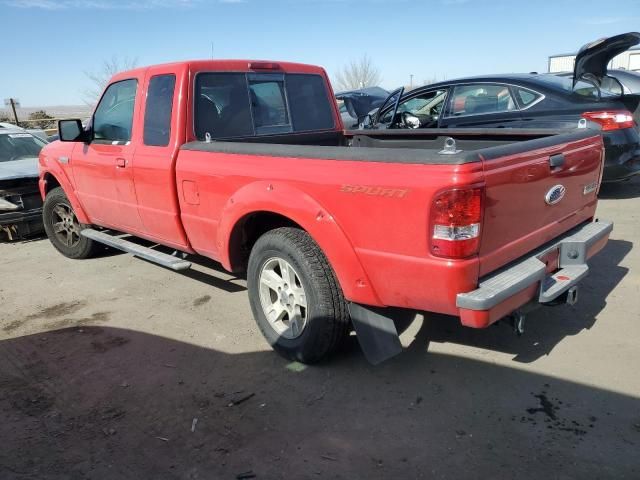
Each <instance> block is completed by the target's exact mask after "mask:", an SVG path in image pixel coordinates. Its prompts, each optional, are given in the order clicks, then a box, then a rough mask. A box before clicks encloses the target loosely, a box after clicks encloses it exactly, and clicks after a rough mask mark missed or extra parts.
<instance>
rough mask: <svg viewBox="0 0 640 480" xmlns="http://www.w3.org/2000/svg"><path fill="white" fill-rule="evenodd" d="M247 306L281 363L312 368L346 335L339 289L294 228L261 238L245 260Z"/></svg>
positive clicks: (311, 244)
mask: <svg viewBox="0 0 640 480" xmlns="http://www.w3.org/2000/svg"><path fill="white" fill-rule="evenodd" d="M247 286H248V290H249V301H250V303H251V310H252V311H253V316H254V318H255V320H256V323H257V324H258V327H259V328H260V330H261V331H262V333H263V335H264V337H265V338H266V339H267V341H268V342H269V344H270V345H271V346H272V347H273V348H274V350H276V351H277V352H278V353H280V354H281V355H283V356H284V357H286V358H289V359H292V360H297V361H300V362H303V363H314V362H317V361H320V360H322V359H325V358H327V357H328V356H329V355H330V354H331V353H333V352H334V351H335V350H336V349H337V348H338V346H339V345H340V343H341V342H342V341H343V340H344V338H345V337H346V336H347V335H348V327H349V314H348V310H347V305H346V302H345V299H344V296H343V294H342V290H341V289H340V285H339V284H338V281H337V279H336V277H335V274H334V273H333V270H332V268H331V266H330V265H329V262H328V261H327V259H326V257H325V256H324V253H323V252H322V250H320V247H318V245H317V244H316V243H315V242H314V241H313V239H312V238H311V237H310V236H309V234H308V233H306V232H304V231H303V230H300V229H297V228H288V227H287V228H278V229H275V230H271V231H269V232H267V233H265V234H264V235H262V236H261V237H260V238H259V239H258V241H257V242H256V243H255V245H254V247H253V249H252V250H251V255H250V257H249V266H248V271H247Z"/></svg>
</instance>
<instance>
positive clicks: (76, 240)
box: [42, 187, 100, 259]
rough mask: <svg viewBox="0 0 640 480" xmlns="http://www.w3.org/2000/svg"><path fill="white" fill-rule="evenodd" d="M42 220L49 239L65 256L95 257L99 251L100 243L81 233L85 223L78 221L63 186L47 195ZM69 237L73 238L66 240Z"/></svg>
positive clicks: (77, 257) (74, 257)
mask: <svg viewBox="0 0 640 480" xmlns="http://www.w3.org/2000/svg"><path fill="white" fill-rule="evenodd" d="M62 212H64V213H62ZM63 217H64V218H63ZM65 219H66V221H65ZM42 220H43V223H44V230H45V232H46V233H47V237H48V238H49V241H50V242H51V243H52V244H53V246H54V247H55V249H56V250H58V251H59V252H60V253H62V254H63V255H64V256H65V257H68V258H73V259H84V258H90V257H93V256H94V255H95V254H96V253H97V252H98V250H99V248H100V245H99V244H97V243H96V242H94V241H93V240H90V239H88V238H87V237H83V236H82V235H80V231H82V229H83V228H84V227H85V225H83V224H81V223H80V222H78V218H77V217H76V214H75V212H74V211H73V207H72V206H71V202H69V199H68V198H67V196H66V195H65V193H64V190H62V188H60V187H57V188H54V189H53V190H51V191H50V192H49V193H48V194H47V196H46V197H45V199H44V205H43V206H42ZM60 225H61V227H62V228H63V230H62V231H60V229H59V226H60ZM56 230H58V231H56ZM69 238H71V240H67V241H65V239H69Z"/></svg>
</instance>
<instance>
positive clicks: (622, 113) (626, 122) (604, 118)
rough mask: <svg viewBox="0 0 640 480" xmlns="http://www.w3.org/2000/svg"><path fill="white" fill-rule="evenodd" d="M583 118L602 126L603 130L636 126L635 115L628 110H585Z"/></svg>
mask: <svg viewBox="0 0 640 480" xmlns="http://www.w3.org/2000/svg"><path fill="white" fill-rule="evenodd" d="M582 117H583V118H586V119H587V120H590V121H592V122H595V123H598V124H599V125H601V126H602V131H604V132H607V131H610V130H620V129H622V128H632V127H635V126H636V122H635V120H634V119H633V115H632V114H631V112H629V111H628V110H606V111H601V112H585V113H583V114H582Z"/></svg>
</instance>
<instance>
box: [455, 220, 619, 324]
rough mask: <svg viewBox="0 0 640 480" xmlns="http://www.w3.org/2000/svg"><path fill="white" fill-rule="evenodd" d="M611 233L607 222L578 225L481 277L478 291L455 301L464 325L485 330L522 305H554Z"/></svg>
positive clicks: (583, 274) (578, 277) (585, 272)
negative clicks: (537, 248) (533, 250)
mask: <svg viewBox="0 0 640 480" xmlns="http://www.w3.org/2000/svg"><path fill="white" fill-rule="evenodd" d="M612 230H613V223H611V222H608V221H599V222H590V223H587V224H582V225H580V226H578V227H576V228H574V229H573V230H571V231H569V232H567V233H566V234H564V235H562V236H560V237H558V238H556V239H554V240H553V241H552V242H550V243H549V244H547V245H545V246H543V247H542V248H541V249H539V250H537V251H535V252H534V253H532V254H530V255H527V256H526V257H524V258H521V259H520V260H518V261H516V262H515V263H513V264H511V265H509V266H507V267H505V268H503V269H501V270H499V271H498V272H496V273H493V274H491V275H489V276H487V277H486V278H483V279H481V280H480V284H479V287H478V288H477V289H476V290H473V291H471V292H467V293H460V294H458V295H457V297H456V306H457V307H458V310H459V315H460V319H461V321H462V323H463V324H464V325H466V326H469V327H474V328H483V327H487V326H488V325H490V324H491V323H493V322H495V321H497V320H499V319H500V318H502V317H504V316H505V315H508V314H509V313H511V312H513V311H514V310H516V309H517V308H519V307H521V306H522V305H524V304H526V303H529V302H532V301H536V302H538V303H541V304H548V303H550V302H553V301H554V300H555V299H557V298H558V297H559V296H561V295H562V294H564V293H565V292H567V291H568V290H569V289H570V288H572V287H574V286H576V285H577V284H578V283H579V282H580V281H581V280H582V279H583V278H584V277H585V276H586V275H587V274H588V272H589V266H588V265H587V260H588V259H589V258H591V257H592V256H593V255H595V254H596V253H598V252H599V251H600V250H601V249H602V248H603V247H604V246H605V245H606V243H607V240H608V239H609V234H610V233H611V231H612Z"/></svg>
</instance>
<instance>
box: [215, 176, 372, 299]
mask: <svg viewBox="0 0 640 480" xmlns="http://www.w3.org/2000/svg"><path fill="white" fill-rule="evenodd" d="M256 212H270V213H275V214H278V215H282V216H283V217H286V218H289V219H290V220H292V221H293V222H295V223H297V224H298V225H300V226H301V227H302V228H303V229H304V230H305V231H306V232H307V233H309V235H310V236H311V237H312V238H313V239H314V241H315V242H316V243H317V244H318V245H319V246H320V248H321V249H322V251H323V252H324V254H325V256H326V257H327V260H328V261H329V264H330V265H331V267H332V268H333V271H334V272H335V274H336V276H337V278H338V281H339V282H340V286H341V287H342V291H343V293H344V295H345V297H346V298H347V299H348V300H350V301H354V302H358V303H363V304H367V305H376V306H383V304H382V303H381V302H380V300H379V299H378V296H377V295H376V293H375V291H374V289H373V287H372V285H371V282H370V281H369V278H368V276H367V274H366V272H365V271H364V269H363V268H362V264H361V263H360V260H359V259H358V257H357V255H356V252H355V250H354V248H353V246H352V245H351V242H350V241H349V239H348V238H347V236H346V235H345V233H344V232H343V231H342V229H341V228H340V226H339V225H338V224H337V223H336V221H335V219H334V218H333V216H332V215H331V214H330V213H329V212H328V211H327V210H326V209H325V208H323V207H322V206H321V205H320V204H319V203H318V202H317V201H316V200H315V199H314V198H312V197H311V196H309V195H308V194H307V193H305V192H303V191H302V190H299V189H297V188H295V187H292V186H290V185H287V184H281V183H277V182H266V181H259V182H255V183H252V184H249V185H246V186H244V187H243V188H241V189H240V190H238V191H237V192H236V193H235V194H234V195H233V196H232V197H231V198H229V200H228V201H227V204H226V205H225V207H224V209H223V211H222V215H221V216H220V218H221V222H220V224H219V228H218V238H217V247H218V251H219V252H220V262H221V263H222V264H223V266H224V267H225V268H227V269H228V270H230V269H231V259H230V252H231V249H230V239H231V234H232V232H233V230H234V228H235V226H236V225H237V224H238V222H241V221H242V220H243V219H244V218H245V217H246V216H247V215H250V214H253V213H256Z"/></svg>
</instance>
